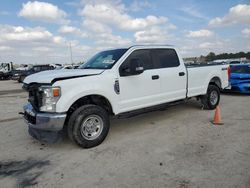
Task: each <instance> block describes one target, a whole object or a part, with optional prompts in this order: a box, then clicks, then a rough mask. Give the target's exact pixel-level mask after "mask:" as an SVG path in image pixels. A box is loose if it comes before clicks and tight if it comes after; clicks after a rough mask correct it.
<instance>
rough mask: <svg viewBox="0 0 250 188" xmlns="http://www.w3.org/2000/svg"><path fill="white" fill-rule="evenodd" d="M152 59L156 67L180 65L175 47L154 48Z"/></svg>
mask: <svg viewBox="0 0 250 188" xmlns="http://www.w3.org/2000/svg"><path fill="white" fill-rule="evenodd" d="M151 51H152V59H153V63H154V66H155V68H156V69H159V68H170V67H178V66H179V65H180V61H179V58H178V55H177V53H176V51H175V50H174V49H152V50H151Z"/></svg>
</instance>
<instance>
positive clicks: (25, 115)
mask: <svg viewBox="0 0 250 188" xmlns="http://www.w3.org/2000/svg"><path fill="white" fill-rule="evenodd" d="M24 118H25V119H26V120H27V121H28V122H29V123H32V124H36V117H34V116H32V115H30V114H28V113H27V112H24Z"/></svg>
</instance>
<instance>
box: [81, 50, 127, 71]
mask: <svg viewBox="0 0 250 188" xmlns="http://www.w3.org/2000/svg"><path fill="white" fill-rule="evenodd" d="M126 51H127V49H116V50H108V51H103V52H99V53H98V54H96V55H95V56H94V57H92V58H91V59H90V60H89V61H88V62H87V63H85V64H83V65H81V66H80V67H79V68H80V69H111V68H112V67H113V65H114V64H115V63H116V62H117V61H118V60H119V59H120V58H121V56H122V55H123V54H124V53H125V52H126Z"/></svg>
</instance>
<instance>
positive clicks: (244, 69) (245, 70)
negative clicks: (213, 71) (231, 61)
mask: <svg viewBox="0 0 250 188" xmlns="http://www.w3.org/2000/svg"><path fill="white" fill-rule="evenodd" d="M231 72H232V73H239V74H250V65H248V66H232V67H231Z"/></svg>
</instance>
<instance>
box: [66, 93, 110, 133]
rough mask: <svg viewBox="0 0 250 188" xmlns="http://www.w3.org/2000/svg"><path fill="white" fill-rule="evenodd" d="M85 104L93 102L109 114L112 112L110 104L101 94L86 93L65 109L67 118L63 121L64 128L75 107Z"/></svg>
mask: <svg viewBox="0 0 250 188" xmlns="http://www.w3.org/2000/svg"><path fill="white" fill-rule="evenodd" d="M86 104H95V105H98V106H101V107H102V108H104V109H105V110H106V111H107V112H108V113H109V114H110V115H113V114H114V113H113V109H112V106H111V104H110V102H109V100H108V99H107V98H105V97H103V96H101V95H88V96H85V97H82V98H80V99H78V100H77V101H75V102H74V103H73V104H72V105H71V106H70V108H69V110H68V111H67V118H66V120H65V123H64V129H65V128H66V126H67V124H68V121H69V118H70V116H71V114H72V113H73V112H74V111H75V110H76V109H77V108H79V107H80V106H83V105H86Z"/></svg>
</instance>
